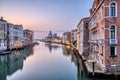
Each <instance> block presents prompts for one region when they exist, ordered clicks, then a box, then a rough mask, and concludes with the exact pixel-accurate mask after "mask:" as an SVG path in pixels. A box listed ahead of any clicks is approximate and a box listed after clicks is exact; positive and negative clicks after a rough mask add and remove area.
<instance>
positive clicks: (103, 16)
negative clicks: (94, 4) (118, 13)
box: [102, 6, 104, 18]
mask: <svg viewBox="0 0 120 80" xmlns="http://www.w3.org/2000/svg"><path fill="white" fill-rule="evenodd" d="M102 18H104V7H103V6H102Z"/></svg>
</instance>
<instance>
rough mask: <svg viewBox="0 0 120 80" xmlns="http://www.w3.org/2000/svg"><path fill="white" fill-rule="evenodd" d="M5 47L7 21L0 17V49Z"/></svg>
mask: <svg viewBox="0 0 120 80" xmlns="http://www.w3.org/2000/svg"><path fill="white" fill-rule="evenodd" d="M6 49H7V21H5V20H3V17H1V19H0V50H6Z"/></svg>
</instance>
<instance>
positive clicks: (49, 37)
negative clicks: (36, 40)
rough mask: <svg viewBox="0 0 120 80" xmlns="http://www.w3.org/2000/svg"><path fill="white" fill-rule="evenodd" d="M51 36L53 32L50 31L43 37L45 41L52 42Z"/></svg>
mask: <svg viewBox="0 0 120 80" xmlns="http://www.w3.org/2000/svg"><path fill="white" fill-rule="evenodd" d="M52 36H53V34H52V32H51V31H50V32H49V34H48V36H47V37H45V42H52Z"/></svg>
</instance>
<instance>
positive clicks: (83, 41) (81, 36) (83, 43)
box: [77, 17, 89, 54]
mask: <svg viewBox="0 0 120 80" xmlns="http://www.w3.org/2000/svg"><path fill="white" fill-rule="evenodd" d="M88 20H89V17H86V18H83V19H81V20H80V22H79V24H78V25H77V44H78V45H77V49H78V50H79V53H80V54H84V53H88V48H89V43H88V40H89V29H88Z"/></svg>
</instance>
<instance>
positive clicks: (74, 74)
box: [0, 42, 104, 80]
mask: <svg viewBox="0 0 120 80" xmlns="http://www.w3.org/2000/svg"><path fill="white" fill-rule="evenodd" d="M0 80H91V79H90V78H87V77H86V74H85V72H84V69H83V65H82V62H81V61H80V60H78V58H76V55H75V54H74V52H73V50H72V49H70V48H67V47H65V46H62V45H57V44H45V43H42V42H40V44H39V45H36V46H34V47H27V48H25V49H23V50H19V51H13V52H12V53H11V54H9V55H0ZM103 80H104V79H103Z"/></svg>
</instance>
